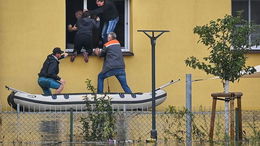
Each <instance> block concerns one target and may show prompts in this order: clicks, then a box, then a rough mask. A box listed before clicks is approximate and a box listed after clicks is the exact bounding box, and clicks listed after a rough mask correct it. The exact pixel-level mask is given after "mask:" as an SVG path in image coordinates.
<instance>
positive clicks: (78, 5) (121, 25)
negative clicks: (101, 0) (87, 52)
mask: <svg viewBox="0 0 260 146" xmlns="http://www.w3.org/2000/svg"><path fill="white" fill-rule="evenodd" d="M112 1H114V3H115V5H116V7H117V10H118V12H119V22H118V23H117V26H116V29H115V32H116V34H117V36H118V38H117V39H118V40H119V42H120V43H121V46H122V51H123V52H130V46H129V44H130V40H129V39H130V37H129V18H130V17H129V6H130V4H129V0H112ZM96 8H98V7H97V5H96V0H66V48H67V50H66V51H67V52H72V51H73V48H74V36H75V32H71V31H69V30H68V25H69V24H71V25H72V26H73V25H74V24H76V21H77V19H76V17H75V12H76V11H77V10H83V9H88V10H94V9H96ZM102 25H103V23H102V16H101V26H100V28H99V30H97V31H98V32H97V34H98V35H97V36H93V37H95V38H94V39H93V40H94V42H93V43H94V46H93V47H102V45H101V44H100V43H98V40H101V37H100V36H101V30H102V27H103V26H102ZM96 37H98V38H96ZM96 40H97V41H96Z"/></svg>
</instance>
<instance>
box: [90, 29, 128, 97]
mask: <svg viewBox="0 0 260 146" xmlns="http://www.w3.org/2000/svg"><path fill="white" fill-rule="evenodd" d="M107 40H108V42H107V43H106V44H105V45H104V48H103V49H99V48H96V49H95V50H94V53H95V54H96V55H97V56H103V57H105V58H104V64H103V69H102V71H101V72H100V73H99V75H98V87H97V89H98V93H103V88H104V80H105V79H106V78H108V77H111V76H116V78H117V79H118V81H119V82H120V84H121V86H122V88H123V89H124V91H125V93H132V91H131V89H130V88H129V86H128V85H127V81H126V73H125V63H124V58H123V54H122V51H121V46H120V43H119V41H118V40H116V34H115V33H114V32H110V33H109V34H108V37H107Z"/></svg>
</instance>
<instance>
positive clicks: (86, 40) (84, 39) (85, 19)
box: [70, 11, 100, 63]
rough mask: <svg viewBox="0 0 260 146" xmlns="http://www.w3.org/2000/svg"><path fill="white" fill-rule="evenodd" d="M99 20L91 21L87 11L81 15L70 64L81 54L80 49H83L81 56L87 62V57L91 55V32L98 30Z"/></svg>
mask: <svg viewBox="0 0 260 146" xmlns="http://www.w3.org/2000/svg"><path fill="white" fill-rule="evenodd" d="M99 25H100V19H99V17H97V18H96V20H94V19H91V16H90V13H89V12H88V11H86V12H84V13H83V16H82V18H80V19H79V20H78V22H77V30H78V31H77V33H76V36H75V41H74V51H73V55H72V56H71V58H70V61H71V62H74V60H75V58H76V56H77V54H79V53H81V52H80V51H81V49H82V47H84V51H83V56H84V61H85V62H86V63H87V62H88V56H89V55H91V54H92V50H93V46H92V45H93V42H92V40H93V39H92V37H93V31H94V29H97V28H99Z"/></svg>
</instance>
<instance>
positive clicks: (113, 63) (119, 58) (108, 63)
mask: <svg viewBox="0 0 260 146" xmlns="http://www.w3.org/2000/svg"><path fill="white" fill-rule="evenodd" d="M104 47H105V49H106V52H105V54H104V53H103V54H101V56H104V57H105V60H104V64H103V70H102V72H107V71H108V70H111V69H116V68H117V69H124V68H125V63H124V58H123V54H122V51H121V45H120V43H119V41H118V40H112V41H109V42H107V43H106V44H105V45H104Z"/></svg>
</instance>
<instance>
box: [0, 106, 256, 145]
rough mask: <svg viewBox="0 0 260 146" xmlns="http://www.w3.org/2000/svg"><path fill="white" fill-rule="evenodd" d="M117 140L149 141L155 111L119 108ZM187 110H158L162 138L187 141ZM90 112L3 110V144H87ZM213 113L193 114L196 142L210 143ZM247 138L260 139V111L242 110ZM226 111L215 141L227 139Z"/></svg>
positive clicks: (221, 115) (219, 116) (221, 114)
mask: <svg viewBox="0 0 260 146" xmlns="http://www.w3.org/2000/svg"><path fill="white" fill-rule="evenodd" d="M114 114H115V116H116V132H117V136H116V140H117V141H132V142H139V141H145V140H146V139H147V138H149V137H150V131H151V123H152V121H151V119H152V117H151V116H152V114H151V111H149V110H148V111H126V112H123V111H115V112H114ZM186 114H187V113H186V112H184V110H183V109H179V110H176V111H174V112H157V115H156V122H157V132H158V140H160V141H175V142H179V143H183V142H185V140H186ZM86 116H88V114H87V112H84V111H82V112H80V111H77V112H75V111H74V112H70V111H65V112H64V111H60V112H59V111H57V112H47V111H46V112H22V111H20V112H16V111H9V112H8V111H1V112H0V143H69V142H72V141H73V142H77V143H84V142H86V141H85V140H84V136H83V133H82V123H81V118H82V117H86ZM210 116H211V112H210V111H209V110H208V111H207V110H201V109H200V110H198V111H194V112H193V113H192V117H193V118H192V141H193V142H199V143H203V142H208V140H209V135H208V133H209V127H210ZM242 121H243V141H258V140H259V139H260V110H255V111H242ZM224 131H225V130H224V111H222V110H219V111H218V112H217V113H216V119H215V130H214V141H217V142H221V141H224V140H225V134H224Z"/></svg>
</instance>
